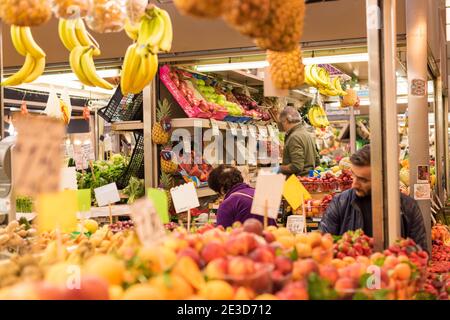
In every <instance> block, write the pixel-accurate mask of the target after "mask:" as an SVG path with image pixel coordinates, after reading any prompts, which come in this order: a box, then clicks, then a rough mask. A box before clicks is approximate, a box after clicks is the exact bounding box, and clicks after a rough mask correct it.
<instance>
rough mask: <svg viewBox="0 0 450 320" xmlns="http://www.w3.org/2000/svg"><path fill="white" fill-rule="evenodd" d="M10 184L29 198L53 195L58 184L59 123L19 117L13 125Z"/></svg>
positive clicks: (47, 118)
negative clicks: (15, 136)
mask: <svg viewBox="0 0 450 320" xmlns="http://www.w3.org/2000/svg"><path fill="white" fill-rule="evenodd" d="M14 125H15V127H16V128H17V132H18V136H17V144H16V146H15V148H14V178H13V179H14V185H15V187H16V192H17V193H18V194H22V195H28V196H33V195H37V194H40V193H46V192H56V191H58V189H59V184H60V171H61V162H62V159H63V152H62V150H61V143H62V141H63V137H64V134H65V127H64V124H63V122H62V121H61V120H58V119H54V118H49V117H44V116H19V117H17V119H16V121H15V123H14Z"/></svg>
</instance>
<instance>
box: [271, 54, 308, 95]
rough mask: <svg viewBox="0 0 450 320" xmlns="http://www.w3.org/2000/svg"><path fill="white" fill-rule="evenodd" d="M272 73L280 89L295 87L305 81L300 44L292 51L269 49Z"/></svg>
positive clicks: (276, 85) (274, 81)
mask: <svg viewBox="0 0 450 320" xmlns="http://www.w3.org/2000/svg"><path fill="white" fill-rule="evenodd" d="M267 60H268V61H269V63H270V74H271V76H272V80H273V83H274V85H275V87H276V88H278V89H294V88H297V87H300V86H301V85H302V84H303V83H304V82H305V77H304V75H305V73H304V69H305V66H304V65H303V63H302V51H301V48H300V46H299V45H298V46H297V48H296V49H295V50H293V51H290V52H277V51H267Z"/></svg>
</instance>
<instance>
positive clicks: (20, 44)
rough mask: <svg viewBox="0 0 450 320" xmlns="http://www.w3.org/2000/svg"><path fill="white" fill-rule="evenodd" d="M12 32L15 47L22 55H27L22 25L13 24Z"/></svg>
mask: <svg viewBox="0 0 450 320" xmlns="http://www.w3.org/2000/svg"><path fill="white" fill-rule="evenodd" d="M10 33H11V40H12V43H13V45H14V48H15V49H16V51H17V52H18V53H19V54H20V55H22V56H24V57H25V56H26V55H27V49H26V48H25V46H24V44H23V42H22V38H21V37H20V27H18V26H15V25H11V29H10Z"/></svg>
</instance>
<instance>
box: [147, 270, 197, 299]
mask: <svg viewBox="0 0 450 320" xmlns="http://www.w3.org/2000/svg"><path fill="white" fill-rule="evenodd" d="M149 283H150V285H152V286H154V287H155V288H156V289H157V290H161V291H162V292H166V299H168V300H183V299H187V298H188V297H190V296H192V295H193V294H194V289H193V288H192V287H191V286H190V285H189V283H187V281H186V280H184V279H183V278H182V277H180V276H178V275H174V274H171V275H159V276H157V277H155V278H152V279H151V280H150V282H149Z"/></svg>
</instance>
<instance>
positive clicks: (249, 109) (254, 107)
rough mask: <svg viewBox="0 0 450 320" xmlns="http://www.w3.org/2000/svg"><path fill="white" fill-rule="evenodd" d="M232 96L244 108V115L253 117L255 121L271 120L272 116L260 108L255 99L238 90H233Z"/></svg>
mask: <svg viewBox="0 0 450 320" xmlns="http://www.w3.org/2000/svg"><path fill="white" fill-rule="evenodd" d="M232 95H233V96H234V97H235V99H236V100H237V102H238V103H239V104H240V105H241V106H242V107H243V108H244V110H245V112H244V115H248V116H251V117H252V118H254V119H261V120H263V121H269V120H270V114H269V113H267V111H265V110H264V109H262V108H261V107H260V106H258V103H257V102H256V101H255V100H253V98H252V97H251V96H250V95H249V94H246V93H244V92H243V91H242V90H239V89H237V88H234V89H233V93H232Z"/></svg>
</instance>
